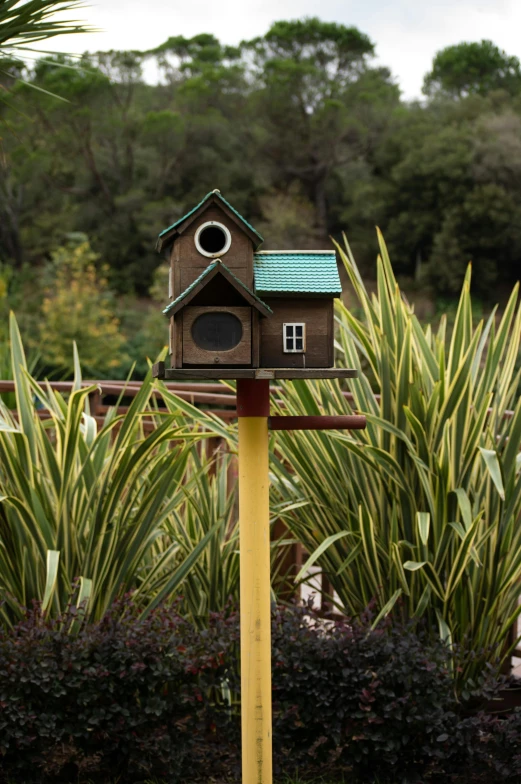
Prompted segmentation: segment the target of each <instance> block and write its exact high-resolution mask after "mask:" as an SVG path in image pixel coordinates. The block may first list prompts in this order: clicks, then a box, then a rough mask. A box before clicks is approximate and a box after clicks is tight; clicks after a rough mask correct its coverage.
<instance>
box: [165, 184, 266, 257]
mask: <svg viewBox="0 0 521 784" xmlns="http://www.w3.org/2000/svg"><path fill="white" fill-rule="evenodd" d="M211 196H217V198H219V199H220V200H221V201H222V203H223V204H226V206H227V207H228V209H229V210H231V211H232V212H233V214H234V215H236V216H237V218H239V220H240V221H241V222H242V223H244V225H245V226H247V227H248V228H249V230H250V231H252V232H253V233H254V234H255V235H256V236H257V237H258V239H259V245H260V244H261V242H263V241H264V240H263V238H262V237H261V235H260V234H259V232H258V231H257V230H256V229H254V228H253V226H252V225H251V223H248V221H247V220H245V219H244V218H243V217H242V215H241V214H240V213H239V212H237V210H236V209H235V207H232V205H231V204H230V202H228V201H226V199H225V198H224V196H221V194H220V193H219V191H217V190H215V191H210V193H207V194H206V196H205V197H204V199H202V200H201V201H200V202H199V204H197V205H196V206H195V207H194V208H193V209H192V210H190V212H187V213H186V215H183V217H182V218H178V220H176V221H175V223H172V225H171V226H169V227H168V228H167V229H164V230H163V231H162V232H160V234H159V237H160V238H161V237H164V236H165V234H168V232H169V231H172V229H175V227H176V226H179V225H180V224H181V223H183V221H185V220H186V219H187V218H189V217H190V215H193V214H194V212H197V210H198V209H200V208H201V207H202V206H203V204H204V203H205V202H206V201H208V199H209V198H210V197H211ZM257 247H258V246H257Z"/></svg>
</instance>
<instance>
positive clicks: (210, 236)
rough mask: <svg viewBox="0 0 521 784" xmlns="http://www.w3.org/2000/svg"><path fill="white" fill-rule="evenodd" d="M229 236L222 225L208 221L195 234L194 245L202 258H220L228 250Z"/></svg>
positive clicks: (230, 242) (230, 240)
mask: <svg viewBox="0 0 521 784" xmlns="http://www.w3.org/2000/svg"><path fill="white" fill-rule="evenodd" d="M231 244H232V238H231V234H230V232H229V231H228V229H227V228H226V226H223V224H222V223H216V222H215V221H209V222H208V223H203V225H202V226H200V227H199V228H198V229H197V231H196V234H195V245H196V247H197V250H198V251H199V253H202V254H203V256H210V257H215V256H222V255H223V254H224V253H226V252H227V251H228V250H229V249H230V245H231Z"/></svg>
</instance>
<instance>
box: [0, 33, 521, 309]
mask: <svg viewBox="0 0 521 784" xmlns="http://www.w3.org/2000/svg"><path fill="white" fill-rule="evenodd" d="M375 51H376V50H375V44H374V42H372V41H371V40H370V39H369V38H368V37H367V36H366V35H365V34H364V33H362V32H361V31H359V30H357V29H356V28H354V27H347V26H343V25H340V24H336V23H326V22H323V21H320V20H319V19H316V18H311V19H303V20H297V21H280V22H276V23H274V24H273V25H272V26H271V28H270V29H269V30H268V32H267V33H266V34H265V35H264V36H260V37H257V38H255V39H253V40H250V41H243V42H242V43H241V44H240V45H239V46H237V47H230V46H227V45H225V44H223V43H221V42H220V41H218V40H217V39H216V38H215V36H213V35H211V34H200V35H196V36H194V37H192V38H185V37H183V36H174V37H167V38H166V39H165V41H164V43H163V44H161V45H160V46H158V47H156V48H155V49H152V50H148V51H144V52H139V51H131V52H119V51H110V52H98V53H95V54H86V55H84V56H83V58H82V59H81V61H80V63H79V65H80V67H79V68H77V67H74V68H71V65H72V63H71V61H70V60H69V59H68V58H67V57H64V56H52V57H51V56H47V57H45V58H43V59H42V60H40V61H37V62H36V63H35V64H34V65H23V64H22V63H20V62H18V63H16V64H15V63H13V64H12V65H11V67H10V70H9V74H10V78H11V87H10V89H11V94H15V96H16V103H17V110H16V111H14V110H13V109H12V108H11V106H10V103H9V102H5V101H4V100H3V99H4V94H3V93H0V121H3V122H4V127H5V129H6V131H5V132H4V133H3V134H2V135H3V140H2V146H3V156H2V157H1V158H0V264H1V263H3V264H4V267H6V266H8V267H10V268H12V269H13V270H15V271H19V272H20V274H22V271H23V270H24V269H26V268H28V269H34V268H42V267H43V266H45V265H46V264H47V263H48V262H49V260H50V259H51V258H52V257H53V254H54V253H55V252H56V251H57V249H59V248H63V247H65V246H67V244H68V242H69V238H70V236H71V235H74V234H75V233H78V232H80V233H81V234H82V236H85V237H86V238H88V241H89V243H90V247H91V248H92V251H93V253H94V254H95V255H96V257H97V258H99V264H100V265H102V264H103V265H106V267H107V270H106V273H104V274H103V277H105V275H106V277H107V279H108V283H109V284H110V286H111V287H112V288H115V289H116V290H118V291H119V292H127V293H135V294H138V295H139V296H142V295H144V296H147V295H148V292H149V287H150V285H151V283H152V280H153V276H154V274H155V270H156V269H157V267H158V265H159V264H160V263H161V259H160V258H159V257H158V256H157V255H156V253H155V251H154V244H155V238H156V236H157V233H158V231H160V230H161V229H162V228H164V227H165V226H167V225H170V224H171V223H172V222H173V221H174V220H175V219H176V218H177V217H179V216H180V215H182V214H183V213H184V212H185V211H187V210H188V209H190V208H191V207H192V206H193V205H194V204H196V203H197V202H198V201H199V200H200V198H201V197H202V195H204V194H205V193H206V192H208V191H209V190H211V189H213V188H215V187H218V188H220V190H221V191H222V192H223V193H224V194H225V195H226V197H227V198H228V199H229V200H230V201H231V202H232V203H233V204H234V205H235V206H236V207H237V209H238V210H239V211H240V212H241V214H243V215H245V216H246V217H247V218H248V219H249V220H250V221H251V222H252V223H253V224H254V225H255V226H256V228H258V229H259V231H260V232H261V233H262V234H263V236H265V238H266V243H265V247H266V248H270V247H272V248H273V247H284V246H286V247H289V248H296V247H302V248H318V247H327V246H328V245H330V242H331V240H330V237H331V236H333V237H335V238H337V239H340V238H341V234H342V232H343V231H345V232H346V234H347V236H348V238H349V240H350V242H351V244H352V246H353V249H354V251H355V253H356V255H357V258H358V260H359V262H360V266H361V268H362V269H363V270H364V272H365V273H366V274H368V275H371V274H373V271H374V257H375V244H374V243H375V240H374V227H375V225H376V224H378V225H379V226H380V227H381V229H382V230H383V231H384V233H385V235H386V238H387V240H388V243H389V245H390V246H391V250H392V254H393V259H394V263H395V265H396V267H397V271H398V273H399V274H400V275H402V276H403V277H407V278H409V279H410V280H411V281H413V282H414V285H419V284H421V285H428V286H430V287H432V288H433V290H435V291H437V292H439V293H440V294H443V295H451V294H452V293H453V292H455V291H457V289H458V288H459V285H460V283H461V280H462V278H463V275H464V271H465V268H466V265H467V263H468V261H469V260H472V261H473V263H474V264H475V267H476V270H477V274H475V275H474V287H475V291H476V292H477V293H480V294H481V295H482V296H483V297H488V296H491V295H492V294H493V293H494V291H495V290H497V288H498V287H499V288H500V287H501V286H507V285H510V284H511V283H512V281H514V280H516V279H517V278H518V277H519V274H520V264H519V254H520V253H521V230H520V228H519V227H520V226H521V177H520V176H519V174H521V141H520V139H521V92H519V91H517V87H516V84H517V81H516V80H517V79H518V76H519V63H518V62H517V60H516V58H511V57H508V56H507V55H505V54H504V53H502V52H500V50H498V49H497V47H494V45H493V44H490V42H482V43H481V44H461V45H460V46H457V47H449V49H447V50H444V52H442V53H440V54H438V55H437V56H436V58H435V61H434V63H433V68H432V71H431V73H430V74H429V75H427V77H426V85H427V88H426V89H427V93H428V98H427V100H426V101H425V102H422V103H416V102H412V103H407V102H405V101H403V100H402V99H401V97H400V90H399V86H398V85H397V84H396V82H395V80H394V79H393V77H392V74H391V73H390V71H389V70H388V69H386V68H385V67H382V66H377V65H375V62H374V54H375ZM465 63H466V64H465ZM151 65H152V66H153V70H154V71H155V72H157V73H158V74H159V76H160V78H159V79H158V80H157V83H149V82H148V81H146V80H145V78H144V72H145V68H146V69H148V70H147V72H149V71H150V66H151ZM20 72H21V73H22V75H23V77H24V79H25V81H26V82H29V83H30V84H31V85H32V86H35V87H37V88H40V90H41V92H38V93H35V92H34V90H31V91H30V90H29V88H28V87H27V86H26V85H25V84H24V83H23V82H20V81H18V82H16V79H17V77H18V76H19V74H20ZM6 78H7V77H6ZM48 93H53V94H57V95H60V96H62V97H64V98H66V99H67V101H68V102H64V101H59V100H57V99H56V98H54V97H53V96H52V95H49V94H48Z"/></svg>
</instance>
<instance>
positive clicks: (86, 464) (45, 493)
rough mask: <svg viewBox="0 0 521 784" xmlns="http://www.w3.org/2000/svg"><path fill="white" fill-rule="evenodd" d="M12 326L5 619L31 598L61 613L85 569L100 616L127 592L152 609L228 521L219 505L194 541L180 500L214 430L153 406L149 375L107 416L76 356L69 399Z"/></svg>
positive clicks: (0, 444) (0, 552)
mask: <svg viewBox="0 0 521 784" xmlns="http://www.w3.org/2000/svg"><path fill="white" fill-rule="evenodd" d="M10 328H11V335H10V342H11V350H12V366H13V377H14V379H15V382H16V415H15V414H14V413H12V412H11V411H10V410H9V409H8V408H7V407H6V405H5V404H4V403H3V402H1V401H0V598H1V599H2V600H3V603H2V605H1V609H0V616H1V619H2V621H3V622H4V623H7V624H10V623H12V622H13V621H14V620H16V619H17V618H19V617H20V615H21V609H20V605H25V606H27V605H29V604H30V603H31V601H32V600H39V601H41V602H42V603H43V610H44V611H45V612H48V613H52V614H54V615H58V614H59V613H60V612H61V611H63V610H64V608H65V607H66V605H67V603H68V601H69V600H70V593H71V585H72V583H73V581H75V580H78V579H79V588H78V591H79V596H77V597H76V601H77V602H81V601H83V600H85V601H87V602H88V604H87V615H88V618H90V619H98V618H100V617H101V616H102V615H103V614H104V612H105V611H106V610H107V609H108V607H109V606H110V605H111V603H112V602H113V600H114V599H115V598H116V596H119V595H121V594H124V593H126V592H128V591H133V592H134V597H135V600H136V601H137V602H139V603H140V604H141V606H142V608H143V612H147V611H148V610H149V609H151V608H152V607H154V606H156V605H157V604H158V603H159V602H161V601H163V600H165V599H167V598H169V597H171V596H175V595H176V593H178V592H179V591H180V589H181V588H180V587H181V586H182V584H183V581H184V580H185V579H186V578H187V575H188V574H189V573H190V570H191V569H193V568H194V567H195V565H196V564H197V561H198V559H199V558H200V557H201V555H202V554H203V552H204V550H205V548H206V546H207V545H208V544H209V543H210V541H211V539H212V537H213V536H216V535H217V531H218V529H219V527H221V528H222V525H223V522H222V520H221V519H220V518H219V514H220V512H221V509H220V508H219V509H218V510H216V513H215V515H214V516H212V517H211V521H210V522H209V523H208V524H206V523H205V528H204V531H203V532H202V533H201V535H200V536H199V538H198V539H197V541H196V542H194V541H193V542H192V543H191V546H190V547H187V546H186V540H185V533H186V531H185V528H184V527H183V526H182V525H181V516H180V512H179V510H180V509H185V508H186V505H187V497H190V494H192V493H193V492H194V491H195V490H198V491H201V489H202V488H203V487H204V476H205V475H206V474H205V472H204V471H203V472H202V474H201V475H198V473H197V470H194V466H195V468H196V469H197V468H198V466H199V464H198V463H197V462H196V463H194V461H197V460H198V457H197V444H198V442H199V441H201V439H204V438H205V434H204V433H203V432H202V430H201V428H199V427H198V426H197V423H194V422H192V420H190V419H188V418H187V416H186V414H185V412H184V411H182V410H181V409H179V408H177V409H175V410H174V409H173V411H172V413H169V412H164V411H163V413H161V411H159V409H158V408H157V406H156V407H155V408H154V405H153V403H152V400H151V395H152V391H153V389H154V386H153V382H152V381H151V379H150V378H147V379H146V380H145V381H144V383H143V385H142V387H141V389H140V391H139V393H138V394H137V395H136V397H135V398H134V399H133V401H132V404H131V405H130V407H129V409H128V412H127V413H126V414H125V415H124V416H117V414H116V410H115V409H111V410H109V412H108V414H107V415H106V417H105V419H104V421H103V423H102V424H98V422H97V421H96V419H95V418H94V417H92V416H90V414H89V404H88V396H89V393H90V392H92V391H93V389H92V388H85V387H82V384H81V376H80V367H79V361H78V359H77V357H76V362H75V371H76V373H75V384H74V389H73V391H72V393H71V394H70V396H69V397H68V398H65V397H64V396H63V395H61V394H60V393H59V392H56V391H54V390H52V389H51V388H50V386H49V385H46V384H39V383H37V382H36V381H35V380H34V379H33V378H32V377H31V375H30V374H29V373H28V371H27V365H26V360H25V355H24V351H23V346H22V343H21V340H20V335H19V332H18V328H17V325H16V321H15V319H14V317H13V316H12V317H11V324H10ZM41 413H44V414H45V415H46V417H47V418H42V417H41V416H40V415H39V414H41ZM145 417H149V418H150V417H152V418H153V419H154V422H155V428H154V429H153V431H152V432H151V433H149V434H146V433H145V430H144V427H143V420H144V418H145ZM205 512H206V510H205V509H203V510H202V514H204V513H205ZM223 514H224V515H225V520H226V521H227V520H228V517H227V516H226V510H224V511H223ZM176 521H177V522H178V523H179V527H178V528H176V525H175V523H176ZM225 524H226V522H225Z"/></svg>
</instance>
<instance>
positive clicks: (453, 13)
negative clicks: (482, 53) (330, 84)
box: [46, 0, 521, 98]
mask: <svg viewBox="0 0 521 784" xmlns="http://www.w3.org/2000/svg"><path fill="white" fill-rule="evenodd" d="M80 13H81V16H82V17H83V19H84V20H85V21H86V22H88V23H90V24H91V25H93V26H94V27H97V28H100V29H101V30H102V31H103V32H100V33H93V34H89V35H81V36H75V35H71V36H66V37H65V36H64V37H62V38H57V39H55V40H54V42H53V43H52V45H49V44H50V42H48V43H47V45H46V48H52V49H55V50H60V51H69V52H82V51H84V50H86V49H88V50H90V51H95V50H100V49H101V50H104V49H105V50H106V49H151V48H154V47H155V46H158V45H159V44H161V43H162V42H163V41H165V40H166V39H167V38H168V37H170V36H174V35H184V36H186V37H190V36H193V35H196V34H197V33H203V32H208V33H213V34H214V35H215V36H217V38H219V39H220V40H221V41H223V42H224V43H229V44H235V43H238V42H239V41H241V40H242V39H247V38H253V37H255V36H258V35H262V34H263V33H265V32H266V31H267V30H268V28H269V26H270V24H271V23H272V22H274V21H277V20H279V19H300V18H302V17H305V16H319V17H320V18H321V19H323V20H325V21H335V22H340V23H342V24H345V25H354V26H356V27H358V28H359V29H360V30H361V31H362V32H364V33H366V34H367V35H369V37H370V38H371V39H372V41H373V42H374V43H375V44H376V53H377V58H378V59H377V62H378V63H379V64H382V65H386V66H388V67H389V68H390V69H391V72H392V73H393V75H394V76H395V78H396V80H397V82H398V84H399V85H400V87H401V89H402V91H403V94H404V97H405V98H415V97H419V96H420V91H421V85H422V81H423V76H424V74H425V73H426V72H427V71H428V70H429V69H430V65H431V62H432V58H433V57H434V55H435V53H436V52H437V51H438V50H440V49H443V48H444V47H445V46H449V45H451V44H455V43H459V42H461V41H480V40H481V39H483V38H488V39H490V40H492V41H493V42H494V43H495V44H497V45H498V46H499V47H501V48H502V49H504V50H505V51H506V52H507V53H508V54H511V55H516V56H518V57H519V58H520V59H521V34H520V33H521V0H365V1H364V0H321V2H318V0H278V2H277V0H242V2H241V0H183V1H181V0H177V1H176V0H174V1H171V2H167V1H166V0H145V1H144V0H98V2H97V3H96V4H94V3H93V4H92V5H90V6H87V7H85V8H84V9H82V11H80ZM80 13H76V14H75V15H74V16H76V17H79V15H80Z"/></svg>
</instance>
